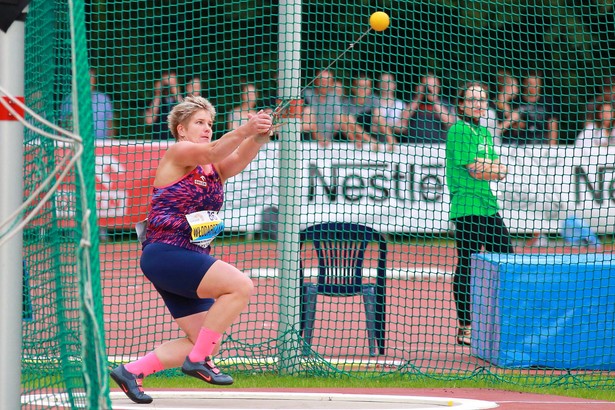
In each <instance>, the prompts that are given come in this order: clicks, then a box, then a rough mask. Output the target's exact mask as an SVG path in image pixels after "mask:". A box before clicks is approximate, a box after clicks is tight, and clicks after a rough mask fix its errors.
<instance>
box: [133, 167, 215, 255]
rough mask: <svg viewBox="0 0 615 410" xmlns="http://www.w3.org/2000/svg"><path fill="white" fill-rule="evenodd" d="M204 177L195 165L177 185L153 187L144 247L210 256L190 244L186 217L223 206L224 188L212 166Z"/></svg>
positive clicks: (200, 169) (202, 171)
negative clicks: (157, 246)
mask: <svg viewBox="0 0 615 410" xmlns="http://www.w3.org/2000/svg"><path fill="white" fill-rule="evenodd" d="M211 168H212V172H210V173H209V174H205V172H204V170H203V167H201V166H200V165H198V166H197V167H196V168H195V169H193V170H192V171H190V172H189V173H188V174H187V175H185V176H183V177H182V178H181V179H179V180H178V181H176V182H173V183H172V184H169V185H167V186H164V187H154V189H153V193H152V201H151V204H150V210H149V213H148V215H147V235H146V239H145V241H144V242H143V247H145V246H147V244H149V243H152V242H159V243H166V244H168V245H174V246H180V247H182V248H186V249H189V250H193V251H196V252H201V253H209V248H207V249H204V248H201V247H200V246H198V245H195V244H193V243H190V234H191V228H190V224H189V223H188V221H187V220H186V215H187V214H190V213H193V212H198V211H205V210H208V211H216V212H217V211H219V210H220V208H222V204H223V203H224V185H223V183H222V181H221V180H220V175H218V172H217V171H216V169H215V168H214V167H213V166H212V167H211Z"/></svg>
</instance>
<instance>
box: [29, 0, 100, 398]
mask: <svg viewBox="0 0 615 410" xmlns="http://www.w3.org/2000/svg"><path fill="white" fill-rule="evenodd" d="M84 16H85V12H84V10H83V3H78V4H71V5H69V4H67V3H65V2H44V1H40V2H39V1H35V2H33V3H32V4H31V6H30V10H29V13H28V18H27V22H26V46H25V66H26V72H25V82H26V84H25V100H26V104H27V105H28V106H29V107H30V108H31V109H32V110H34V111H35V112H36V113H37V114H38V115H40V116H41V117H42V118H43V119H44V120H46V121H47V122H48V123H45V122H43V121H41V120H39V119H37V118H35V117H32V116H29V115H28V116H27V118H26V119H27V120H28V121H29V123H30V124H31V125H32V126H33V127H36V128H37V129H39V130H41V131H40V132H39V131H37V130H36V129H35V128H31V127H28V128H26V130H25V147H24V155H25V164H24V174H25V175H26V178H25V195H26V198H29V197H33V198H34V201H33V202H31V203H30V206H29V207H28V209H26V213H30V212H31V211H33V210H34V208H35V207H37V206H38V205H39V204H41V203H44V206H43V207H42V208H41V210H40V211H39V212H38V213H37V214H36V217H35V218H34V219H32V220H31V222H30V223H29V224H28V225H27V227H26V228H25V229H24V251H23V254H24V279H25V280H24V298H23V300H24V306H23V308H24V314H23V319H24V321H23V346H22V405H23V407H24V408H57V407H58V406H66V407H71V408H109V407H110V402H109V397H108V374H107V371H106V370H107V369H106V367H107V358H106V352H105V347H104V346H105V345H104V343H105V340H104V333H103V332H104V330H103V326H102V306H103V304H102V297H101V288H100V277H99V263H98V256H97V255H98V233H97V225H96V212H95V211H94V210H95V209H96V205H95V195H96V191H95V186H94V185H95V182H94V181H95V178H94V160H93V158H94V152H93V150H92V149H91V148H89V149H86V150H85V152H83V154H82V155H81V144H80V141H77V143H75V142H72V141H71V140H70V139H68V138H66V136H64V135H59V134H58V132H57V131H56V130H54V129H52V127H51V126H50V125H49V124H53V125H55V126H58V125H60V126H63V127H65V128H67V129H69V130H71V131H72V130H74V131H76V132H77V133H78V134H81V135H83V136H84V137H83V141H84V143H85V146H86V147H91V146H92V141H93V136H92V120H91V117H92V106H91V105H89V104H77V105H76V106H75V109H72V103H71V102H70V101H71V99H72V95H71V90H72V89H73V86H72V79H73V78H74V79H75V85H76V92H75V96H76V97H77V98H78V101H89V100H90V90H89V82H90V80H89V75H88V66H87V64H88V59H87V51H86V45H85V40H86V36H85V20H84ZM73 74H74V75H73ZM67 118H70V119H71V120H70V123H69V122H68V121H67ZM78 118H81V121H77V119H78ZM77 124H79V126H77ZM44 133H48V134H50V135H52V136H53V135H57V136H58V139H54V138H50V137H48V136H45V135H44ZM73 158H79V160H77V161H76V162H75V164H74V166H72V162H73ZM82 161H83V163H82ZM47 179H49V181H50V182H51V183H46V180H47ZM56 184H57V187H54V185H56ZM41 188H42V189H41ZM35 192H38V194H35ZM48 194H51V197H50V199H49V201H47V202H45V201H44V199H45V197H46V196H47V195H48Z"/></svg>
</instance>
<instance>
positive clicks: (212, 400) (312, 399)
mask: <svg viewBox="0 0 615 410" xmlns="http://www.w3.org/2000/svg"><path fill="white" fill-rule="evenodd" d="M148 394H149V395H151V396H152V397H153V398H154V402H153V403H152V404H151V405H150V406H155V407H153V408H156V409H157V410H180V409H181V410H185V409H191V408H192V409H221V410H222V409H223V410H244V409H270V410H277V409H285V410H292V409H311V410H328V409H335V410H346V409H348V410H361V409H370V410H377V409H387V410H396V409H400V410H401V409H413V410H433V409H452V410H481V409H493V408H496V407H498V405H497V404H496V403H494V402H489V401H482V400H470V399H456V398H447V397H422V396H397V395H377V394H346V393H289V392H279V393H277V392H262V393H261V392H237V391H224V392H220V391H162V390H159V391H157V390H154V391H151V392H149V393H148ZM111 400H112V402H113V409H114V410H136V409H143V408H144V406H143V405H142V404H135V403H133V402H132V401H130V399H128V398H127V397H126V396H125V395H124V394H123V393H122V392H112V393H111Z"/></svg>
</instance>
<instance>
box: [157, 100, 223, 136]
mask: <svg viewBox="0 0 615 410" xmlns="http://www.w3.org/2000/svg"><path fill="white" fill-rule="evenodd" d="M200 110H205V111H207V112H208V113H209V114H210V115H211V119H212V120H214V119H215V118H216V109H215V108H214V106H213V104H212V103H211V102H209V100H208V99H207V98H203V97H200V96H193V95H191V96H189V97H186V98H184V100H183V101H182V102H180V103H179V104H177V105H176V106H175V107H173V109H172V110H171V112H170V113H169V116H168V117H167V123H168V124H169V130H170V131H171V134H173V137H175V140H176V141H177V140H178V138H179V134H178V132H177V127H178V126H179V124H185V123H186V122H187V121H188V120H189V119H190V118H191V117H192V116H193V115H194V114H195V113H196V112H197V111H200Z"/></svg>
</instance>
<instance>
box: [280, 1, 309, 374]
mask: <svg viewBox="0 0 615 410" xmlns="http://www.w3.org/2000/svg"><path fill="white" fill-rule="evenodd" d="M279 10H280V11H279V19H278V21H279V36H278V49H279V56H278V58H279V63H278V68H279V69H278V75H279V79H278V87H279V96H280V98H281V99H282V101H289V100H290V106H289V116H288V118H286V119H285V120H284V122H285V125H284V126H283V127H282V129H281V130H280V140H281V141H280V163H279V167H280V191H279V192H280V194H279V195H280V196H279V215H280V219H279V225H278V226H279V228H278V229H279V231H280V232H279V235H278V238H279V242H278V243H279V246H280V259H281V260H280V323H279V332H280V334H281V335H283V339H282V340H281V344H280V346H279V353H280V357H279V362H278V368H279V370H280V371H281V372H282V373H289V372H290V371H291V370H292V368H293V367H295V366H297V365H299V364H300V363H298V361H297V360H296V357H297V353H298V352H300V350H299V349H300V344H299V340H298V337H297V333H296V331H298V330H299V326H298V323H299V320H298V319H299V306H298V303H300V300H299V286H300V284H299V281H298V279H297V277H298V272H299V223H300V211H301V207H302V203H301V200H302V198H301V189H300V186H301V178H302V176H303V170H302V169H301V168H300V164H301V163H302V161H301V155H300V154H301V149H300V147H299V144H300V140H301V109H302V104H301V98H302V96H300V95H299V92H300V86H301V0H295V1H293V0H282V1H280V7H279ZM293 358H294V360H293Z"/></svg>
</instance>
